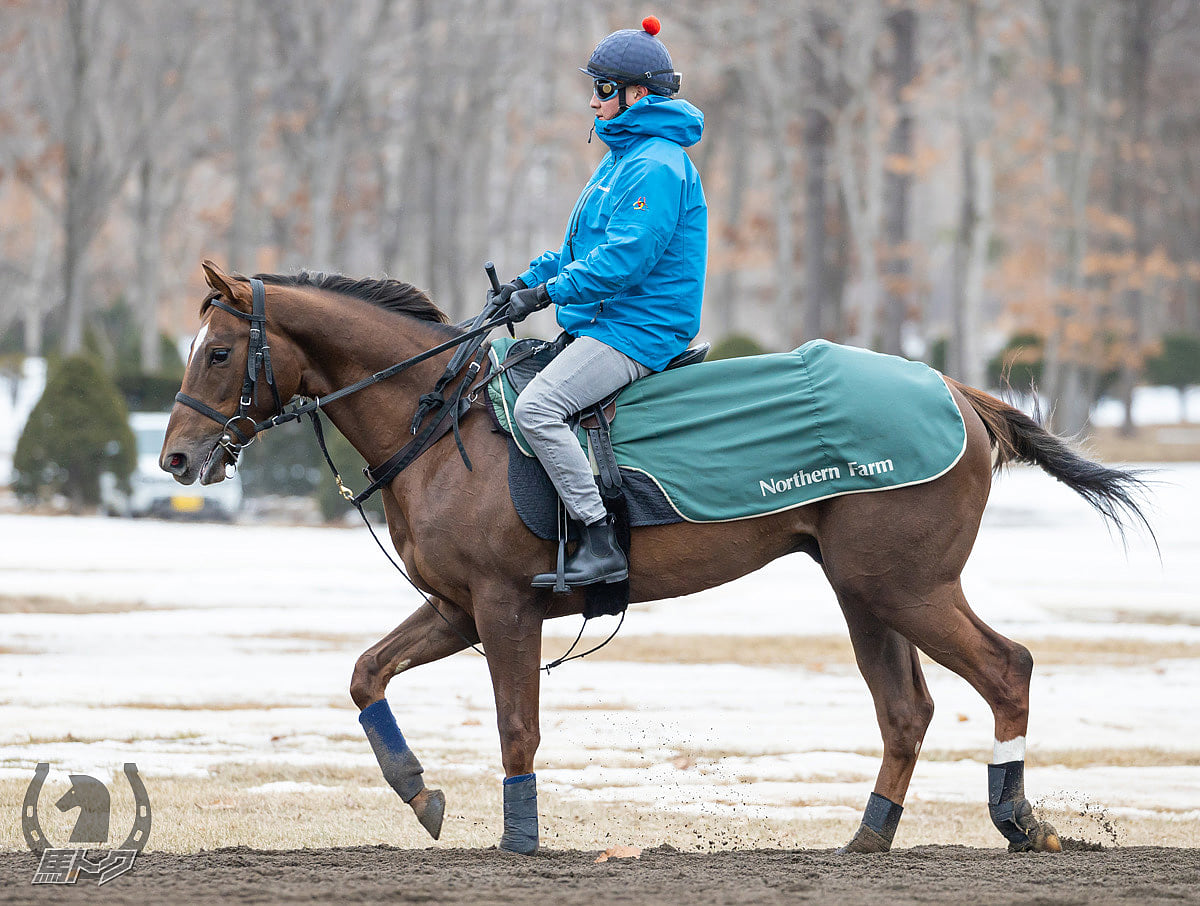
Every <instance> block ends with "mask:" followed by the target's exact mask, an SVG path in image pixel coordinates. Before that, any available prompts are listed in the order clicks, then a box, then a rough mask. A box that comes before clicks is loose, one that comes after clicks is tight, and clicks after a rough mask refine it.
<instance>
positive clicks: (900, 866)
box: [0, 846, 1200, 906]
mask: <svg viewBox="0 0 1200 906" xmlns="http://www.w3.org/2000/svg"><path fill="white" fill-rule="evenodd" d="M596 856H597V853H594V852H579V851H575V850H566V851H563V850H552V851H548V852H542V853H540V854H539V855H537V856H535V857H533V858H525V857H519V856H511V855H508V854H506V853H500V852H498V851H495V850H434V849H429V850H402V849H395V848H392V847H356V848H352V849H324V850H296V851H276V852H263V851H257V850H252V849H247V848H237V849H222V850H216V851H213V852H205V853H200V854H197V855H172V854H169V853H148V854H146V855H145V856H144V857H140V858H139V861H138V863H137V865H136V866H135V868H134V870H133V871H132V872H131V873H129V874H127V875H124V876H122V877H120V878H117V879H115V880H114V881H111V882H110V883H109V884H108V885H106V886H105V887H103V888H100V889H97V888H96V885H95V883H94V882H80V883H79V884H78V885H76V886H75V887H74V888H66V887H60V886H56V887H45V886H42V887H38V888H33V887H31V886H30V878H31V877H32V875H33V871H34V868H35V867H36V861H35V859H34V857H33V856H32V855H30V854H28V853H3V854H0V901H3V902H20V903H24V902H50V901H54V902H62V901H67V902H87V903H94V902H95V903H138V904H142V903H189V904H190V903H200V904H206V903H227V902H237V903H278V902H299V901H317V902H335V901H336V902H384V901H389V902H405V903H464V904H467V903H469V904H493V903H494V904H500V903H504V904H509V903H525V902H553V903H555V904H556V906H575V904H580V906H582V904H591V903H637V904H639V906H652V904H658V903H662V904H668V903H686V904H688V906H701V904H710V903H711V904H718V903H719V904H725V903H731V904H744V903H802V902H813V903H871V904H881V903H887V904H892V903H900V904H904V903H955V904H961V903H966V902H972V903H980V904H988V906H1002V904H1008V903H1012V904H1021V906H1030V904H1037V903H1056V904H1057V903H1064V904H1071V903H1078V904H1085V903H1087V904H1093V903H1137V904H1139V906H1153V904H1158V903H1172V904H1177V903H1200V850H1196V849H1166V848H1161V847H1128V848H1118V849H1113V850H1108V851H1105V852H1065V853H1063V854H1061V855H1057V856H1038V855H1020V856H1012V855H1009V854H1007V853H1005V852H1004V851H1003V850H1002V849H971V848H967V847H959V846H920V847H916V848H913V849H907V850H898V851H896V852H893V853H891V854H889V855H886V856H838V855H836V854H835V853H833V852H831V851H828V850H799V851H787V850H743V851H731V852H720V853H683V852H678V851H676V850H674V849H672V848H670V847H659V848H657V849H653V850H647V851H645V852H644V853H642V856H641V858H640V859H620V860H610V861H608V862H605V863H603V864H596V862H595V859H596Z"/></svg>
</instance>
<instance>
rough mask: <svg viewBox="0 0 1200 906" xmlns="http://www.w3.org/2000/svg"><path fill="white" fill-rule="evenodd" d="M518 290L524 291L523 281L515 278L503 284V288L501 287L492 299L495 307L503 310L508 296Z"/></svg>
mask: <svg viewBox="0 0 1200 906" xmlns="http://www.w3.org/2000/svg"><path fill="white" fill-rule="evenodd" d="M519 289H525V281H524V280H522V279H521V278H520V277H516V278H514V279H513V281H512V282H511V283H505V284H504V285H503V286H501V287H500V292H498V293H496V295H495V299H494V301H495V303H496V307H497V308H503V307H504V305H505V304H507V302H508V298H509V296H511V295H512V294H513V293H515V292H516V291H517V290H519Z"/></svg>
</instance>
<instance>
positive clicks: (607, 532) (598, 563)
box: [533, 517, 629, 588]
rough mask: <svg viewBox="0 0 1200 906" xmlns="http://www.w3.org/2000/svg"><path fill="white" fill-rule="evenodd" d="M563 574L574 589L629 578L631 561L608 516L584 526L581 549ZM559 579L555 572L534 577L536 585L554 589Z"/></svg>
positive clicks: (566, 564) (567, 564) (567, 563)
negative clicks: (618, 540) (624, 551)
mask: <svg viewBox="0 0 1200 906" xmlns="http://www.w3.org/2000/svg"><path fill="white" fill-rule="evenodd" d="M563 571H564V572H565V573H566V582H567V585H572V586H574V585H593V584H595V583H597V582H607V583H612V582H620V581H622V580H624V579H627V578H628V577H629V562H628V561H627V560H626V559H625V554H624V553H622V551H621V547H620V545H618V544H617V535H616V532H614V531H613V527H612V523H611V522H610V521H609V520H608V518H607V517H606V518H604V519H601V520H600V521H599V522H593V523H592V524H591V525H585V526H584V527H583V531H582V533H581V535H580V538H579V546H578V547H576V548H575V552H574V553H573V554H571V556H569V557H568V558H567V561H566V563H564V564H563ZM556 579H557V576H555V574H554V573H539V574H538V575H536V576H534V577H533V586H534V588H553V587H554V583H555V580H556Z"/></svg>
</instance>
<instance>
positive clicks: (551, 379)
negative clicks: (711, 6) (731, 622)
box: [498, 16, 708, 587]
mask: <svg viewBox="0 0 1200 906" xmlns="http://www.w3.org/2000/svg"><path fill="white" fill-rule="evenodd" d="M659 28H660V25H659V21H658V19H656V18H654V17H653V16H647V17H646V18H645V19H644V20H642V28H641V29H640V30H638V29H624V30H622V31H617V32H613V33H612V34H610V35H609V36H608V37H606V38H605V39H604V40H602V41H601V42H600V43H599V44H598V45H596V49H595V50H594V51H592V55H591V58H590V59H589V60H588V65H587V68H586V69H581V70H580V72H584V73H586V74H587V75H589V76H591V77H592V79H593V83H592V84H593V94H592V100H591V109H592V110H593V111H594V113H595V117H596V120H595V131H596V134H597V135H598V136H600V139H601V140H602V141H603V142H604V143H605V144H606V145H608V147H609V152H608V154H606V155H605V157H604V159H603V160H601V161H600V165H599V166H598V167H597V168H596V172H595V173H593V174H592V178H591V179H590V180H589V181H588V183H587V185H586V186H584V189H583V192H582V194H581V195H580V196H579V200H578V201H577V202H576V203H575V209H574V211H573V212H572V214H571V218H570V221H569V223H568V225H567V230H566V237H565V240H564V242H563V245H562V248H561V249H559V250H557V251H554V250H551V251H547V252H546V253H545V254H543V255H541V256H540V257H538V258H536V259H534V260H533V261H532V262H531V263H530V265H529V269H528V270H527V271H525V273H523V274H521V276H520V277H518V278H517V279H515V280H513V281H512V282H511V283H507V284H505V285H504V286H503V287H502V288H501V291H500V295H499V297H498V300H499V301H500V302H507V303H508V305H509V313H510V314H511V315H513V320H514V321H519V320H521V319H522V318H524V317H526V316H527V315H529V314H530V313H531V312H533V311H536V310H538V309H540V308H543V307H545V306H546V305H549V304H550V303H554V305H555V307H556V310H557V311H556V314H557V319H558V324H559V326H560V327H562V328H563V330H564V331H566V332H567V333H568V334H569V335H570V337H572V338H573V339H572V341H571V342H570V345H569V346H567V347H566V349H564V350H563V352H561V353H560V354H559V355H558V356H557V357H556V358H555V359H554V360H553V361H551V362H550V364H549V365H547V366H546V368H545V369H544V370H543V371H542V372H541V373H540V374H538V376H537V377H535V378H534V379H533V380H532V381H531V382H530V383H529V385H528V386H527V387H526V388H525V390H524V391H523V392H522V393H521V395H520V397H519V398H518V399H517V403H516V407H515V410H514V416H515V419H516V422H517V424H518V425H519V426H520V428H521V431H522V433H523V434H524V435H525V437H526V439H527V440H528V441H529V445H530V446H531V447H532V448H533V450H534V452H535V453H536V454H537V457H538V460H539V461H540V462H541V463H542V465H543V466H544V467H545V469H546V472H547V474H548V475H549V476H550V480H551V481H552V482H553V483H554V487H555V488H556V489H557V490H558V494H559V496H560V497H561V498H562V501H563V503H564V505H565V506H566V508H567V511H568V512H569V513H570V514H571V516H572V517H573V518H574V519H576V520H577V521H578V522H580V523H581V524H582V525H583V531H582V533H581V538H580V542H579V545H578V547H577V548H576V549H575V551H574V553H573V554H572V555H571V556H570V557H569V558H568V559H567V561H566V564H565V574H566V582H567V584H568V585H588V584H591V583H595V582H619V581H620V580H622V579H624V578H626V577H627V576H628V575H629V567H628V563H627V562H626V559H625V555H624V553H622V551H621V549H620V547H618V545H617V542H616V537H615V535H614V532H613V528H612V524H611V522H610V521H609V518H608V515H607V512H606V510H605V508H604V504H603V502H602V500H601V498H600V493H599V491H598V490H597V488H596V484H595V481H594V479H593V477H592V470H591V467H590V465H589V463H588V458H587V455H586V454H585V453H584V452H583V450H582V449H581V447H580V444H579V441H578V440H577V439H576V437H575V435H574V434H573V433H572V431H571V430H570V428H569V427H568V426H567V424H566V422H567V419H569V418H571V417H572V416H574V415H575V414H576V413H578V412H580V411H582V410H583V409H585V408H587V407H588V406H590V405H592V404H594V403H596V402H599V401H600V400H602V399H604V398H605V397H607V396H609V395H610V394H612V393H613V392H615V391H616V390H619V389H620V388H622V387H624V386H625V385H626V384H629V383H631V382H632V381H635V380H637V379H638V378H640V377H645V376H646V375H648V374H651V373H653V372H655V371H661V370H662V369H663V368H665V367H666V365H667V363H668V362H670V361H671V359H672V358H674V357H675V356H677V355H678V354H679V353H681V352H683V351H684V350H685V349H687V346H688V343H689V342H691V340H692V338H693V337H695V336H696V333H697V332H698V331H699V329H700V304H701V299H702V296H703V293H704V272H705V265H706V261H707V254H708V206H707V204H706V203H705V200H704V190H703V188H702V187H701V185H700V175H699V173H698V172H697V171H696V168H695V166H694V165H693V164H692V162H691V160H689V159H688V156H687V154H686V153H685V152H684V150H683V149H684V148H688V147H691V146H692V145H694V144H696V143H697V142H698V141H700V135H701V133H702V131H703V128H704V114H702V113H701V112H700V110H698V109H697V108H696V107H694V106H692V105H691V104H689V103H688V102H687V101H684V100H680V99H677V98H675V94H676V93H678V91H679V84H680V75H679V73H677V72H675V69H674V65H673V64H672V62H671V55H670V54H669V53H667V48H666V47H665V46H664V45H663V43H662V42H661V41H660V40H659V39H658V38H657V37H656V35H657V34H658V31H659ZM533 584H534V585H535V586H539V587H549V586H553V585H554V584H555V574H554V573H543V574H541V575H538V576H535V577H534V580H533Z"/></svg>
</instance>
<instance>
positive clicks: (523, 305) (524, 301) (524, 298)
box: [508, 283, 550, 324]
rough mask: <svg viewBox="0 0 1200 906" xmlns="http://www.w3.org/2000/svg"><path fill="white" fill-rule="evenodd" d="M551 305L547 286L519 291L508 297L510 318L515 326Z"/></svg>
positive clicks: (539, 285)
mask: <svg viewBox="0 0 1200 906" xmlns="http://www.w3.org/2000/svg"><path fill="white" fill-rule="evenodd" d="M549 304H550V293H548V292H546V284H545V283H539V284H538V285H537V286H530V287H526V288H525V289H519V290H517V291H516V292H515V293H513V294H512V295H510V296H509V297H508V316H509V318H510V319H512V321H513V323H514V324H515V323H516V322H517V321H524V320H525V319H526V318H528V317H529V316H530V315H531V314H533V313H534V312H535V311H537V310H538V309H541V308H545V307H546V306H547V305H549Z"/></svg>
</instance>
